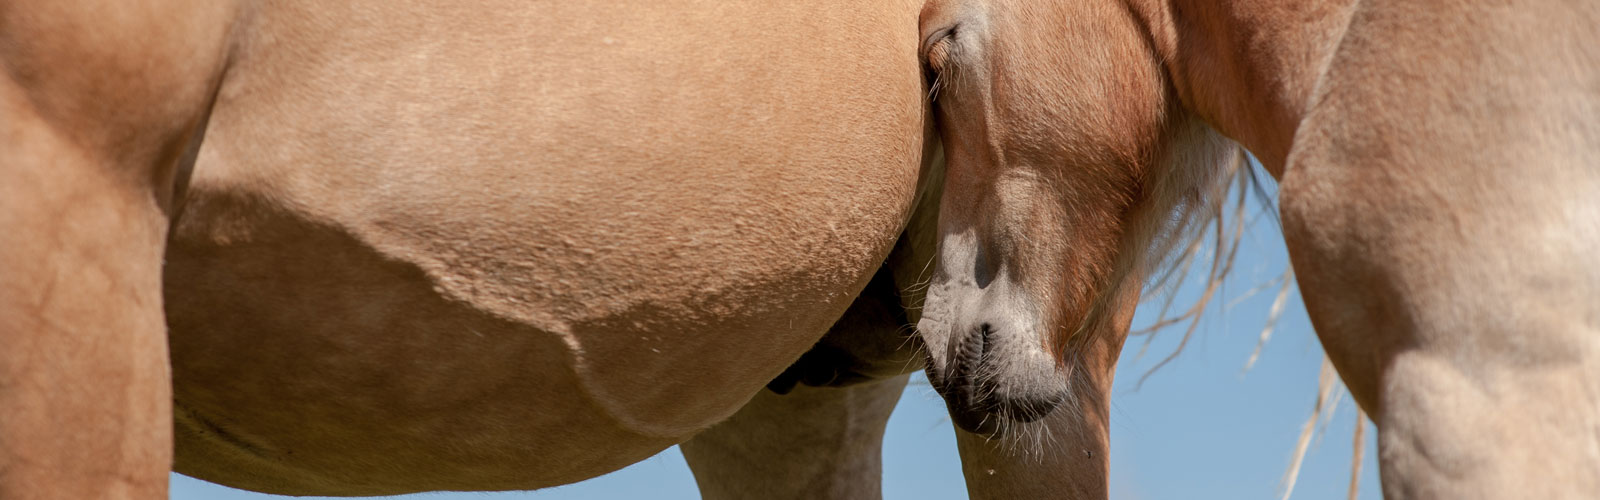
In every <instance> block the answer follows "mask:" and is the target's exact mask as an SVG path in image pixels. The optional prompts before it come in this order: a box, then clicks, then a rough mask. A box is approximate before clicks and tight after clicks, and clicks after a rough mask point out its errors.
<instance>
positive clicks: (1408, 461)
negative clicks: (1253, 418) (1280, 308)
mask: <svg viewBox="0 0 1600 500" xmlns="http://www.w3.org/2000/svg"><path fill="white" fill-rule="evenodd" d="M1596 26H1600V4H1595V3H1592V2H1534V3H1530V4H1524V5H1515V6H1512V5H1504V4H1500V3H1496V2H1484V1H1459V2H1438V1H1435V2H1361V3H1357V2H1353V1H1335V2H1262V1H1245V0H1225V1H1220V2H1212V1H1192V0H1114V1H1104V2H1068V1H1054V0H1052V1H1043V2H1040V1H1023V0H934V1H933V2H931V3H930V4H929V5H928V7H927V8H926V9H925V11H924V13H923V18H922V36H923V53H924V56H925V58H926V61H927V64H928V67H929V68H930V70H931V72H933V73H934V74H935V75H936V77H937V78H938V80H939V85H938V86H939V89H938V97H937V119H938V122H939V129H940V133H941V135H942V137H943V140H944V143H945V146H946V155H947V157H948V173H947V175H948V181H947V182H946V184H945V194H944V198H943V207H942V211H941V215H940V221H939V227H940V238H941V239H940V250H939V251H940V257H939V260H938V265H937V271H936V272H935V273H934V277H933V283H932V286H931V287H930V289H929V291H928V298H927V304H926V309H925V311H924V313H925V315H924V317H923V319H922V321H921V323H920V325H919V331H920V334H921V335H922V337H923V338H924V339H925V340H926V342H927V344H928V347H929V351H930V354H931V358H930V364H931V366H930V368H929V375H930V378H932V379H933V380H934V382H935V384H936V386H937V387H938V388H939V389H940V390H941V391H942V392H943V394H944V395H945V396H946V398H947V399H948V400H949V402H950V404H951V408H952V412H953V413H954V414H955V415H956V416H957V418H958V420H959V422H961V423H962V424H963V426H964V427H966V428H968V429H973V430H975V431H980V432H987V433H999V434H1004V433H1005V429H1004V427H1006V426H1004V425H998V424H1000V423H1003V422H1015V421H1027V420H1029V419H1033V418H1037V417H1038V416H1039V415H1041V414H1044V413H1045V412H1047V411H1049V409H1051V408H1053V407H1054V406H1057V405H1060V404H1062V403H1064V402H1069V403H1070V402H1074V401H1078V403H1079V406H1080V407H1088V406H1091V405H1088V404H1084V403H1083V402H1082V401H1080V400H1081V398H1082V396H1083V395H1085V394H1087V395H1100V394H1103V393H1104V382H1103V380H1109V368H1108V367H1107V366H1106V365H1105V363H1104V356H1105V355H1106V353H1108V352H1110V353H1114V352H1115V347H1107V346H1116V345H1120V342H1121V340H1122V337H1123V335H1125V332H1126V325H1127V316H1126V314H1125V311H1126V310H1127V309H1128V308H1130V307H1132V303H1133V302H1134V300H1135V296H1136V294H1135V292H1136V291H1137V290H1138V288H1139V285H1140V283H1141V281H1143V280H1144V279H1145V277H1146V276H1148V275H1149V272H1150V271H1151V269H1152V268H1154V267H1155V266H1157V265H1159V263H1160V262H1161V261H1162V257H1163V255H1164V250H1165V249H1167V248H1170V247H1171V244H1172V242H1173V241H1176V240H1181V239H1183V238H1184V237H1186V236H1188V235H1190V231H1189V230H1190V229H1192V228H1193V227H1194V226H1193V225H1192V224H1190V223H1189V222H1190V221H1192V219H1193V218H1192V217H1191V216H1189V214H1191V213H1193V211H1194V210H1193V207H1196V206H1204V205H1205V204H1206V200H1207V198H1208V196H1209V195H1210V194H1212V193H1215V192H1216V191H1217V188H1216V186H1217V185H1218V182H1217V180H1218V178H1219V177H1220V176H1219V173H1218V172H1219V170H1221V169H1222V167H1220V166H1219V165H1222V164H1224V162H1221V161H1218V158H1219V153H1222V154H1225V153H1226V151H1227V149H1228V147H1227V146H1226V143H1225V142H1223V141H1219V140H1218V134H1219V133H1220V134H1221V135H1223V136H1226V137H1229V138H1232V139H1234V140H1236V141H1238V143H1239V144H1241V145H1243V146H1244V147H1245V148H1247V149H1248V150H1249V151H1251V152H1253V153H1255V155H1256V156H1257V157H1258V158H1259V159H1260V161H1261V163H1262V164H1263V165H1264V166H1265V167H1266V169H1267V170H1268V171H1269V172H1270V173H1271V174H1272V176H1273V177H1275V178H1276V179H1278V180H1279V181H1280V183H1281V185H1280V194H1281V201H1280V203H1281V217H1282V220H1283V224H1284V229H1285V237H1286V240H1287V243H1288V247H1289V250H1290V255H1291V256H1292V260H1293V264H1294V268H1295V273H1296V275H1297V276H1299V278H1300V287H1301V291H1302V293H1303V295H1304V296H1305V299H1306V304H1307V306H1308V309H1309V312H1310V314H1311V319H1312V321H1313V324H1314V325H1315V327H1316V330H1317V333H1318V335H1319V336H1320V338H1321V339H1322V342H1323V345H1324V346H1325V347H1326V349H1327V351H1328V354H1329V356H1330V358H1331V359H1332V360H1333V361H1334V363H1335V364H1336V366H1337V368H1338V369H1339V372H1340V374H1341V376H1342V377H1343V378H1344V380H1345V382H1346V384H1347V385H1348V386H1349V388H1350V390H1351V392H1352V393H1353V394H1354V396H1355V399H1356V400H1357V401H1358V402H1359V403H1360V405H1361V406H1362V408H1363V409H1364V410H1365V411H1366V412H1367V413H1368V414H1370V415H1372V417H1373V419H1374V421H1375V422H1376V423H1377V425H1378V428H1379V433H1380V434H1379V446H1380V450H1379V456H1380V459H1381V464H1382V465H1381V473H1382V476H1383V479H1384V491H1385V493H1386V494H1387V495H1388V496H1389V497H1391V498H1595V497H1597V496H1600V474H1597V473H1596V471H1600V433H1597V429H1600V270H1597V269H1596V268H1595V266H1593V265H1591V264H1592V263H1593V262H1594V258H1593V254H1594V251H1595V249H1596V248H1600V202H1597V201H1596V199H1597V198H1596V193H1600V169H1596V168H1595V165H1596V163H1595V162H1596V160H1595V158H1596V157H1600V30H1596V29H1595V27H1596ZM1063 375H1065V376H1063ZM1092 406H1093V409H1095V410H1103V404H1102V403H1100V402H1094V404H1093V405H1092ZM1093 417H1094V418H1092V419H1091V422H1090V423H1091V424H1093V425H1091V427H1090V428H1089V429H1088V432H1087V434H1088V435H1090V436H1091V437H1092V440H1097V441H1096V443H1103V440H1104V427H1105V419H1104V415H1103V411H1102V412H1101V413H1097V414H1094V415H1093ZM1101 449H1103V445H1102V447H1101ZM1090 496H1103V495H1102V494H1098V493H1097V494H1091V495H1085V497H1090Z"/></svg>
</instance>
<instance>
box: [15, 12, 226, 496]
mask: <svg viewBox="0 0 1600 500" xmlns="http://www.w3.org/2000/svg"><path fill="white" fill-rule="evenodd" d="M227 5H228V2H217V1H214V0H192V1H185V2H159V1H151V2H125V1H80V0H39V1H26V0H14V1H8V2H5V3H3V4H0V178H3V180H0V498H5V499H34V498H71V499H77V498H145V499H156V498H166V481H167V471H168V470H169V468H170V466H171V457H172V440H171V432H172V417H171V412H170V405H171V388H170V384H169V381H168V366H167V346H166V336H165V331H166V330H165V325H164V323H163V319H162V311H161V283H160V280H161V253H162V248H163V240H164V238H165V234H166V228H167V217H166V215H165V213H164V212H165V208H164V207H167V206H169V204H170V202H171V199H170V192H171V180H172V174H173V169H174V168H173V167H174V165H175V164H176V163H177V160H178V159H179V157H180V156H182V154H183V153H184V151H185V150H186V146H187V144H186V143H187V141H188V139H189V138H190V137H191V132H193V130H194V129H195V128H197V127H196V124H197V123H198V122H199V118H200V116H201V115H202V113H203V112H204V110H205V108H206V103H207V102H209V98H210V96H211V94H212V88H213V82H214V81H215V79H216V74H217V73H218V72H217V71H216V70H215V68H217V67H218V65H219V62H220V60H221V55H222V51H223V47H222V44H221V40H222V37H223V33H225V31H226V29H227V22H226V18H227V12H226V11H227V10H228V7H227Z"/></svg>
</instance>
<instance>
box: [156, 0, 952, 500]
mask: <svg viewBox="0 0 1600 500" xmlns="http://www.w3.org/2000/svg"><path fill="white" fill-rule="evenodd" d="M488 3H493V4H496V5H485V6H483V7H484V8H483V9H476V10H472V9H464V8H463V7H461V6H457V5H434V4H431V3H426V2H400V3H398V4H397V3H395V2H381V3H380V2H349V3H343V4H339V5H320V4H319V5H316V6H315V7H314V8H313V6H311V5H310V4H309V3H305V4H303V5H302V4H301V3H298V2H280V3H273V4H269V5H263V6H261V8H260V10H259V11H258V12H256V13H255V17H254V18H253V19H252V20H251V22H250V23H248V26H249V30H248V31H247V32H248V33H250V34H251V36H250V37H249V38H248V39H247V40H245V41H243V42H241V44H240V49H239V53H238V54H237V55H236V58H235V65H234V67H232V68H231V69H230V70H229V73H228V80H227V81H226V82H225V83H224V86H223V88H222V90H221V93H220V95H219V98H218V103H217V106H216V109H215V110H214V112H213V115H212V118H211V125H210V128H209V129H208V132H207V136H206V141H207V142H206V144H205V146H204V147H203V148H202V151H201V153H200V159H199V162H198V163H197V165H196V167H195V172H194V176H193V180H192V184H191V186H190V189H189V200H188V201H187V203H188V204H187V205H186V208H185V213H184V214H183V215H182V217H181V219H180V221H181V223H180V226H179V228H178V229H177V231H176V234H175V235H174V237H173V240H172V243H171V251H170V253H169V256H168V263H169V265H168V268H167V283H166V287H167V296H168V314H169V318H170V322H171V325H172V352H173V356H174V376H175V384H176V385H175V388H176V399H177V402H178V407H179V410H178V413H179V415H178V422H179V447H178V450H179V452H178V453H179V455H178V460H177V464H178V470H179V471H180V472H185V473H190V474H193V475H196V476H199V477H202V478H205V479H209V480H214V481H218V482H222V483H225V484H232V485H236V486H243V487H248V488H252V489H258V490H264V491H273V492H280V493H298V494H313V493H324V494H382V493H397V492H402V491H414V490H427V489H464V490H465V489H472V490H481V489H526V488H535V487H542V486H550V485H555V484H561V483H565V482H571V481H575V480H579V479H583V478H587V477H591V476H594V475H598V474H601V473H604V472H607V471H610V470H614V469H616V468H618V467H621V466H624V465H626V464H628V463H631V462H633V461H635V460H638V459H641V458H643V457H645V456H648V455H649V454H652V453H654V452H656V451H659V450H660V449H662V448H664V447H666V446H668V445H670V444H672V443H674V442H677V441H678V440H681V439H683V438H685V437H687V436H689V435H691V434H692V433H694V432H695V431H698V430H700V429H702V428H704V427H706V426H708V425H710V424H712V423H714V422H716V421H717V420H720V419H721V418H724V417H726V416H727V415H729V414H731V413H732V412H733V411H735V410H736V409H738V407H739V406H740V405H742V404H743V403H744V402H745V401H746V400H747V399H748V398H749V396H750V395H751V394H753V393H754V392H755V391H756V390H758V389H759V388H760V387H761V386H762V385H763V384H764V383H766V382H767V381H768V380H770V379H771V378H772V377H773V376H774V375H776V374H778V373H779V372H780V371H782V369H783V368H784V367H785V366H786V365H788V364H789V363H790V362H792V361H793V360H794V359H795V358H796V357H797V356H799V354H800V353H801V352H803V351H804V350H805V349H806V348H808V347H810V346H811V344H812V343H814V342H815V341H816V340H817V338H818V337H820V336H821V335H822V333H823V332H824V331H825V330H826V329H827V327H828V326H829V324H830V323H831V322H832V321H833V320H834V319H836V318H837V317H838V315H839V314H840V313H841V312H842V311H843V310H844V308H845V307H846V306H847V305H848V304H849V303H850V300H851V298H852V297H854V296H855V294H856V293H857V292H858V291H859V290H860V289H861V287H862V286H863V285H864V284H865V283H866V281H867V279H868V278H869V277H870V276H871V274H872V272H873V271H874V270H875V269H876V268H877V266H878V265H879V264H880V263H881V262H882V259H883V257H884V256H885V254H886V253H887V252H888V250H889V247H890V245H891V244H892V242H893V241H894V238H895V236H896V235H897V234H898V232H899V230H900V229H901V226H902V224H903V223H904V219H905V217H906V215H907V210H908V207H909V204H910V199H911V196H912V194H913V190H914V185H915V183H916V180H917V179H916V175H917V173H918V168H919V166H920V155H921V151H922V149H921V148H922V143H921V141H922V139H923V136H922V134H923V132H924V127H923V123H922V118H923V112H924V109H923V107H922V105H921V102H922V101H921V97H922V89H921V73H920V68H919V67H918V64H917V60H916V49H915V48H916V40H915V38H916V25H915V23H916V7H917V6H916V5H913V4H912V3H910V2H905V3H904V4H898V3H897V4H890V5H877V6H874V7H873V8H874V9H876V10H869V11H863V7H861V6H853V5H851V6H846V5H844V4H842V3H841V4H840V5H832V4H828V5H793V4H788V3H773V4H771V5H762V4H757V3H736V4H730V5H721V6H718V7H716V8H714V9H708V8H706V7H704V6H698V5H696V6H686V5H676V4H675V3H674V2H667V3H660V4H650V5H629V6H618V7H611V6H606V5H591V4H588V3H580V4H569V3H559V2H558V3H552V4H538V5H529V4H526V3H513V2H488ZM500 3H504V5H499V4H500Z"/></svg>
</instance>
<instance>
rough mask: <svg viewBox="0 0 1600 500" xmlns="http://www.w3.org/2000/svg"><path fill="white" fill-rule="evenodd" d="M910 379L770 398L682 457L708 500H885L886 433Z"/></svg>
mask: <svg viewBox="0 0 1600 500" xmlns="http://www.w3.org/2000/svg"><path fill="white" fill-rule="evenodd" d="M907 377H908V376H907V375H900V376H897V377H893V378H889V379H880V380H874V381H871V382H865V383H860V384H855V385H851V386H848V387H811V386H806V385H801V386H798V387H795V388H794V389H793V391H792V392H790V393H789V394H784V395H779V394H777V393H774V392H772V391H767V390H763V391H761V393H760V394H757V395H756V397H755V398H754V399H751V400H750V402H749V403H747V404H745V406H744V408H743V409H741V410H739V412H738V413H736V414H734V415H733V417H731V418H729V419H728V420H726V421H724V422H722V423H720V424H717V425H716V426H714V427H712V428H710V429H707V430H706V431H705V432H702V433H700V434H699V435H696V436H695V437H694V439H691V440H689V441H688V442H686V443H683V444H682V445H681V447H680V448H681V449H682V450H683V457H684V459H685V460H687V461H688V462H689V468H690V469H691V470H693V471H694V478H695V481H696V482H697V483H699V485H700V494H701V495H702V496H704V498H706V499H708V500H710V499H722V498H727V499H743V498H766V499H783V498H794V499H814V498H817V499H820V498H841V499H871V498H880V497H881V496H882V494H883V492H882V487H881V484H882V480H883V451H882V449H883V431H884V427H885V425H887V424H888V422H889V413H890V412H892V411H893V410H894V405H895V403H896V402H897V401H899V399H900V392H901V391H902V390H903V389H904V388H905V385H906V379H907Z"/></svg>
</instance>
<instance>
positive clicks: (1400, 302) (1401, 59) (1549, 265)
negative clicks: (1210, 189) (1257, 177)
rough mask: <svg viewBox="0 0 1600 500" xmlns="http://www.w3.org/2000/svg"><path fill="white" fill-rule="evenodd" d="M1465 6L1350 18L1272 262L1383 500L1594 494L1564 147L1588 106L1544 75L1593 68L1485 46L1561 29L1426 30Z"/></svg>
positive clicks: (1595, 454)
mask: <svg viewBox="0 0 1600 500" xmlns="http://www.w3.org/2000/svg"><path fill="white" fill-rule="evenodd" d="M1471 5H1472V4H1471V3H1462V4H1448V5H1446V4H1440V5H1439V7H1440V8H1431V7H1430V8H1428V9H1422V10H1421V11H1417V10H1413V11H1411V12H1396V10H1403V9H1406V8H1407V7H1405V6H1401V5H1399V4H1394V3H1382V2H1377V3H1369V4H1365V5H1364V6H1363V11H1362V12H1359V13H1358V14H1357V15H1356V17H1355V18H1354V20H1353V21H1352V23H1351V27H1350V30H1351V31H1350V32H1351V33H1360V34H1361V36H1350V37H1347V39H1346V41H1345V43H1343V44H1342V45H1341V49H1340V52H1339V54H1338V55H1337V56H1336V57H1335V59H1334V62H1333V63H1332V65H1331V67H1330V69H1329V70H1328V75H1330V76H1329V77H1327V81H1325V82H1324V83H1323V86H1324V94H1325V96H1324V98H1323V99H1321V100H1320V101H1319V102H1320V104H1319V107H1318V108H1317V109H1316V110H1315V111H1314V113H1313V114H1312V115H1311V116H1310V117H1309V118H1307V120H1306V121H1305V122H1304V123H1303V124H1302V125H1301V130H1300V131H1299V132H1298V133H1297V136H1296V142H1297V143H1296V145H1295V150H1294V153H1293V154H1292V155H1291V157H1290V162H1289V163H1290V164H1289V169H1288V170H1287V172H1286V173H1285V176H1284V179H1283V184H1282V189H1281V190H1280V192H1281V196H1282V214H1283V222H1284V235H1285V238H1286V240H1287V242H1288V247H1289V255H1290V257H1291V258H1292V260H1293V264H1294V268H1295V273H1296V276H1298V277H1299V279H1300V288H1301V291H1302V295H1303V296H1304V297H1305V302H1306V308H1307V311H1308V312H1309V313H1310V317H1311V321H1312V324H1313V325H1314V326H1315V327H1316V331H1317V335H1318V336H1319V337H1320V338H1321V340H1322V343H1323V346H1324V347H1325V348H1326V350H1327V352H1328V355H1329V358H1330V359H1332V360H1333V362H1334V365H1335V366H1336V367H1337V368H1338V369H1339V374H1340V375H1341V376H1342V377H1343V378H1344V380H1345V383H1346V385H1347V386H1348V387H1349V388H1350V391H1351V393H1352V394H1353V395H1354V397H1355V399H1356V400H1357V401H1358V402H1359V403H1360V404H1361V406H1362V407H1363V409H1364V410H1366V411H1367V413H1368V414H1369V415H1372V417H1373V421H1374V422H1376V423H1377V426H1378V447H1379V461H1380V467H1381V474H1382V477H1383V490H1384V493H1385V495H1386V496H1387V497H1389V498H1392V499H1411V498H1439V499H1445V498H1449V499H1473V498H1484V499H1488V498H1600V270H1597V268H1596V266H1595V263H1596V262H1597V260H1596V258H1595V251H1596V249H1597V248H1600V202H1597V201H1596V199H1595V193H1597V192H1600V173H1597V171H1596V170H1595V168H1594V165H1595V164H1594V161H1595V160H1594V152H1595V151H1596V150H1597V149H1600V143H1596V142H1593V141H1594V137H1595V136H1593V135H1589V136H1583V135H1579V134H1573V133H1572V132H1573V131H1577V130H1584V127H1589V130H1593V128H1592V124H1593V120H1594V118H1593V117H1594V116H1595V113H1596V111H1600V101H1595V100H1593V99H1592V98H1590V96H1592V95H1593V94H1592V92H1591V91H1589V90H1581V89H1587V88H1589V87H1581V88H1576V87H1570V86H1567V84H1565V83H1562V82H1560V81H1558V80H1555V79H1553V77H1555V76H1556V75H1567V74H1570V72H1569V69H1570V68H1575V67H1581V68H1583V71H1589V68H1592V67H1593V65H1592V64H1589V65H1581V66H1570V67H1566V66H1564V67H1560V68H1557V69H1559V71H1545V69H1546V68H1539V67H1537V65H1539V64H1546V63H1548V62H1550V61H1553V59H1549V58H1545V57H1542V56H1541V57H1534V58H1529V57H1527V56H1525V55H1523V54H1524V51H1521V50H1518V49H1508V48H1505V47H1515V46H1516V45H1515V44H1516V43H1521V42H1524V41H1527V40H1537V39H1541V38H1542V37H1545V36H1551V37H1556V39H1563V40H1564V39H1568V38H1561V37H1562V36H1563V35H1556V34H1555V33H1557V32H1556V31H1551V30H1555V29H1559V28H1562V27H1564V26H1566V25H1565V24H1561V23H1549V24H1533V25H1530V24H1528V23H1519V22H1518V21H1526V20H1527V19H1525V18H1524V19H1519V18H1516V17H1512V18H1505V19H1497V20H1496V21H1495V22H1494V23H1492V26H1493V27H1494V29H1493V30H1485V31H1484V32H1481V33H1480V32H1477V31H1465V32H1463V31H1457V32H1449V31H1448V30H1446V31H1445V32H1443V33H1447V34H1450V35H1456V38H1450V37H1449V36H1438V35H1439V34H1440V33H1441V32H1440V31H1438V30H1436V29H1435V28H1429V27H1435V26H1471V25H1473V24H1471V23H1477V22H1479V21H1480V20H1481V19H1482V16H1481V14H1482V13H1481V12H1478V11H1475V10H1474V8H1473V7H1471ZM1588 10H1589V11H1590V14H1591V15H1600V10H1597V9H1593V8H1588ZM1537 11H1538V10H1537V9H1530V10H1526V11H1519V16H1520V15H1533V13H1535V12H1537ZM1419 13H1426V15H1428V16H1434V17H1435V18H1434V19H1417V18H1416V16H1417V15H1419ZM1408 16H1409V17H1408ZM1562 16H1563V17H1562V19H1573V23H1572V25H1571V27H1572V29H1573V30H1574V32H1571V33H1568V34H1567V35H1571V36H1578V35H1579V34H1580V32H1581V33H1582V35H1583V36H1589V35H1588V34H1589V33H1592V31H1591V30H1589V29H1588V28H1587V27H1588V26H1592V23H1588V24H1585V23H1583V22H1578V21H1577V19H1579V18H1581V17H1577V16H1573V15H1571V14H1562ZM1397 19H1407V21H1405V22H1404V23H1401V24H1396V23H1395V21H1394V20H1397ZM1590 19H1593V17H1590ZM1529 26H1539V28H1537V33H1536V34H1537V35H1538V37H1532V35H1534V34H1535V33H1533V32H1528V33H1521V34H1518V33H1515V32H1514V30H1516V29H1519V27H1520V28H1528V27H1529ZM1580 27H1582V28H1580ZM1367 28H1375V29H1367ZM1412 28H1415V29H1418V30H1423V31H1424V32H1423V33H1412V34H1407V33H1404V30H1405V29H1412ZM1508 35H1509V36H1508ZM1523 35H1528V36H1523ZM1563 43H1565V42H1563ZM1408 44H1410V45H1408ZM1491 47H1492V50H1489V48H1491ZM1419 53H1441V54H1453V56H1452V57H1440V58H1433V59H1426V60H1421V61H1419V60H1417V59H1416V58H1414V57H1408V56H1405V55H1404V54H1419ZM1497 58H1506V59H1504V60H1501V59H1497ZM1397 71H1403V72H1407V73H1403V74H1396V73H1395V72H1397ZM1519 72H1520V73H1519ZM1407 74H1429V75H1439V77H1438V78H1429V79H1420V80H1417V79H1411V80H1407V79H1406V78H1405V75H1407ZM1586 74H1592V72H1590V73H1586ZM1339 75H1357V76H1355V77H1349V78H1340V77H1339ZM1399 81H1404V82H1407V85H1400V86H1394V85H1390V84H1389V83H1390V82H1399ZM1589 81H1592V80H1589ZM1522 85H1536V86H1533V87H1521V86H1522ZM1585 85H1586V84H1585ZM1467 97H1471V98H1470V99H1469V98H1467ZM1502 99H1503V100H1502ZM1507 104H1509V105H1507ZM1585 137H1587V140H1588V141H1589V142H1588V143H1585V142H1584V140H1585Z"/></svg>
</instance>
